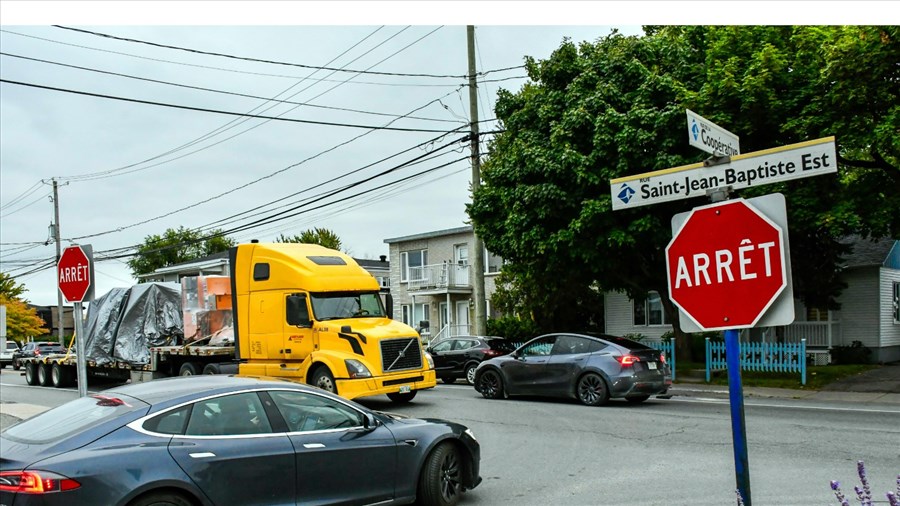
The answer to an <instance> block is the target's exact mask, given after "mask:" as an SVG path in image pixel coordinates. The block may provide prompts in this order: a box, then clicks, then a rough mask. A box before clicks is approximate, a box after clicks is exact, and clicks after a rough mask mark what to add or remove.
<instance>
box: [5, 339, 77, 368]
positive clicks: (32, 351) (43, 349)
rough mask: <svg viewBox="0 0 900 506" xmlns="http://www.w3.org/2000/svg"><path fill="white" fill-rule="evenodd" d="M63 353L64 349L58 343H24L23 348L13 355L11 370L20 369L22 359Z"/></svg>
mask: <svg viewBox="0 0 900 506" xmlns="http://www.w3.org/2000/svg"><path fill="white" fill-rule="evenodd" d="M65 352H66V348H65V347H64V346H62V345H61V344H59V343H56V342H53V341H32V342H30V343H25V346H23V347H22V349H20V350H19V351H17V352H15V353H13V358H12V366H13V369H15V370H17V371H18V370H19V369H20V368H21V367H22V362H21V359H23V358H32V357H39V356H41V355H49V354H51V353H65Z"/></svg>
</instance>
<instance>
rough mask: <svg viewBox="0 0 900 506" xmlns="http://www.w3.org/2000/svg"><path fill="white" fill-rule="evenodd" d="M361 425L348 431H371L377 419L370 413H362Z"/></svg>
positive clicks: (376, 423)
mask: <svg viewBox="0 0 900 506" xmlns="http://www.w3.org/2000/svg"><path fill="white" fill-rule="evenodd" d="M362 423H363V424H362V427H360V428H357V429H353V430H351V431H350V432H372V431H373V430H375V429H376V428H377V427H378V420H377V419H376V418H375V415H373V414H372V413H363V420H362Z"/></svg>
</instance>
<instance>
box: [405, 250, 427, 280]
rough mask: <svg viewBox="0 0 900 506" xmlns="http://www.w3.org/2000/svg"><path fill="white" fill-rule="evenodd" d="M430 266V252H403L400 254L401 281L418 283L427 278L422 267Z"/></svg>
mask: <svg viewBox="0 0 900 506" xmlns="http://www.w3.org/2000/svg"><path fill="white" fill-rule="evenodd" d="M427 264H428V250H427V249H420V250H414V251H403V252H401V253H400V281H410V280H412V281H416V280H419V279H424V278H425V271H424V269H422V267H425V265H427Z"/></svg>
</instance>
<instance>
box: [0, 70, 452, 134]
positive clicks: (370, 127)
mask: <svg viewBox="0 0 900 506" xmlns="http://www.w3.org/2000/svg"><path fill="white" fill-rule="evenodd" d="M0 83H8V84H15V85H18V86H27V87H31V88H39V89H44V90H51V91H59V92H63V93H74V94H76V95H85V96H88V97H96V98H106V99H110V100H119V101H123V102H132V103H136V104H145V105H156V106H160V107H169V108H173V109H184V110H188V111H198V112H209V113H214V114H225V115H228V116H241V117H245V118H258V119H268V120H278V121H288V122H291V123H305V124H310V125H323V126H335V127H344V128H365V129H368V130H391V131H396V132H426V133H441V132H444V133H446V132H447V131H446V130H434V129H426V128H400V127H378V126H375V125H358V124H352V123H333V122H330V121H315V120H307V119H294V118H279V117H277V116H261V115H257V114H245V113H240V112H232V111H221V110H218V109H207V108H205V107H193V106H187V105H177V104H167V103H164V102H153V101H150V100H140V99H136V98H127V97H117V96H114V95H104V94H101V93H90V92H87V91H78V90H70V89H67V88H57V87H54V86H45V85H41V84H34V83H25V82H21V81H12V80H10V79H0Z"/></svg>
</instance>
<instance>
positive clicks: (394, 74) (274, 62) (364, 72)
mask: <svg viewBox="0 0 900 506" xmlns="http://www.w3.org/2000/svg"><path fill="white" fill-rule="evenodd" d="M52 26H53V27H54V28H61V29H63V30H71V31H74V32H81V33H86V34H90V35H95V36H98V37H104V38H108V39H114V40H119V41H125V42H133V43H137V44H146V45H149V46H155V47H161V48H166V49H173V50H177V51H186V52H189V53H195V54H202V55H207V56H218V57H221V58H230V59H234V60H243V61H249V62H256V63H268V64H272V65H284V66H289V67H300V68H307V69H318V70H333V71H336V72H350V73H354V74H359V75H380V76H392V77H429V78H438V79H464V78H466V77H467V76H466V75H465V74H463V75H455V74H423V73H404V72H380V71H373V70H371V68H369V69H365V70H355V69H344V68H333V67H321V66H316V65H306V64H302V63H289V62H283V61H278V60H264V59H259V58H249V57H245V56H235V55H231V54H227V53H216V52H212V51H202V50H199V49H192V48H186V47H181V46H172V45H168V44H159V43H156V42H149V41H144V40H139V39H132V38H128V37H118V36H115V35H109V34H105V33H100V32H95V31H91V30H84V29H81V28H73V27H67V26H61V25H52ZM521 68H524V65H519V66H516V67H509V68H505V69H497V70H493V71H490V72H503V71H508V70H515V69H521ZM486 74H487V73H483V74H482V75H486Z"/></svg>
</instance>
